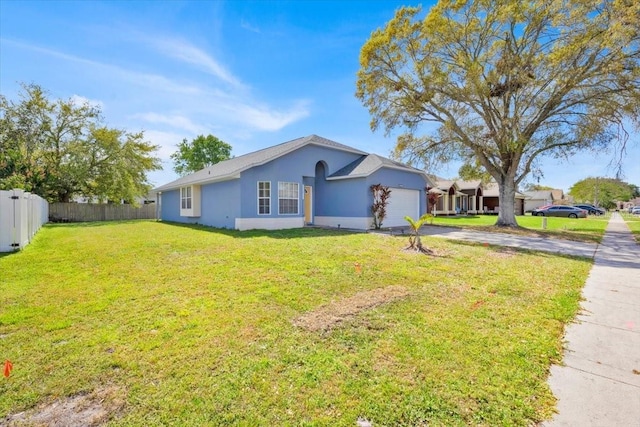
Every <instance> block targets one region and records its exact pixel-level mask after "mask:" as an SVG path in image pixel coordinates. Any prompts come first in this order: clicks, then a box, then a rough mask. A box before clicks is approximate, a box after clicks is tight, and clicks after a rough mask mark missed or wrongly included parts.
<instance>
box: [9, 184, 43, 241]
mask: <svg viewBox="0 0 640 427" xmlns="http://www.w3.org/2000/svg"><path fill="white" fill-rule="evenodd" d="M48 220H49V204H48V203H47V201H46V200H44V199H43V198H41V197H40V196H36V195H35V194H31V193H26V192H25V191H23V190H8V191H6V190H0V252H11V251H15V250H18V249H21V248H23V247H25V246H26V245H27V244H29V242H30V241H31V239H32V238H33V236H35V234H36V233H37V232H38V230H40V227H42V224H44V223H46V222H47V221H48Z"/></svg>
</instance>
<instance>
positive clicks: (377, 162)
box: [327, 154, 426, 179]
mask: <svg viewBox="0 0 640 427" xmlns="http://www.w3.org/2000/svg"><path fill="white" fill-rule="evenodd" d="M382 167H386V168H392V169H399V170H404V171H408V172H414V173H420V174H423V175H425V177H426V174H425V173H424V172H423V171H421V170H420V169H416V168H413V167H411V166H407V165H405V164H403V163H400V162H396V161H395V160H391V159H387V158H386V157H382V156H378V155H377V154H369V155H367V156H365V157H361V158H359V159H358V160H356V161H354V162H352V163H350V164H348V165H347V166H345V167H343V168H342V169H340V170H338V171H336V172H335V173H333V174H331V175H329V177H327V179H345V178H357V177H362V176H369V175H371V174H372V173H374V172H375V171H377V170H378V169H380V168H382Z"/></svg>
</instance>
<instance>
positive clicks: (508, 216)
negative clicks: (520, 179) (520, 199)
mask: <svg viewBox="0 0 640 427" xmlns="http://www.w3.org/2000/svg"><path fill="white" fill-rule="evenodd" d="M498 203H499V211H498V221H496V226H498V227H517V226H518V223H517V221H516V212H515V208H516V183H515V180H514V179H513V178H509V177H502V179H501V180H499V181H498Z"/></svg>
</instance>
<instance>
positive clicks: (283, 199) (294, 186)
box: [278, 182, 300, 215]
mask: <svg viewBox="0 0 640 427" xmlns="http://www.w3.org/2000/svg"><path fill="white" fill-rule="evenodd" d="M299 195H300V188H299V186H298V183H297V182H278V214H279V215H298V211H299V210H298V205H299V203H298V200H299Z"/></svg>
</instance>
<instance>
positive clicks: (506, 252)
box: [489, 247, 518, 258]
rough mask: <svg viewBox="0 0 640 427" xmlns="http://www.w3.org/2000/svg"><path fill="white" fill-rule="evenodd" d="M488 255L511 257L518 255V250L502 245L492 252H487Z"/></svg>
mask: <svg viewBox="0 0 640 427" xmlns="http://www.w3.org/2000/svg"><path fill="white" fill-rule="evenodd" d="M489 255H490V256H492V257H494V258H513V257H514V256H516V255H518V251H516V250H515V249H513V248H509V247H502V248H499V249H496V250H495V251H493V252H489Z"/></svg>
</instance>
